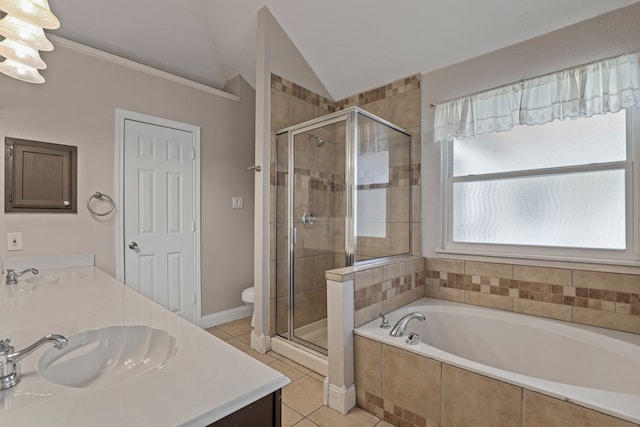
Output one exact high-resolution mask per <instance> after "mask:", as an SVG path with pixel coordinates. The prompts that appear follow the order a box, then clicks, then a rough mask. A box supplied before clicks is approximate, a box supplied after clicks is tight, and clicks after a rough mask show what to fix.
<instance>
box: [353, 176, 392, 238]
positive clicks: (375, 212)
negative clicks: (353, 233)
mask: <svg viewBox="0 0 640 427" xmlns="http://www.w3.org/2000/svg"><path fill="white" fill-rule="evenodd" d="M357 195H358V214H357V215H358V221H357V224H358V233H357V234H358V236H361V237H363V236H366V237H387V189H386V188H376V189H372V190H358V192H357Z"/></svg>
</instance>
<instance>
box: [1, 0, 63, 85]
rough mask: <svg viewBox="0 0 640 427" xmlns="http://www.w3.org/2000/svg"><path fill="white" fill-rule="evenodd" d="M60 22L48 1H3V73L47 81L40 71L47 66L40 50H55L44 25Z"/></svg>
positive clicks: (31, 79) (27, 80) (29, 80)
mask: <svg viewBox="0 0 640 427" xmlns="http://www.w3.org/2000/svg"><path fill="white" fill-rule="evenodd" d="M59 27H60V21H58V18H56V17H55V15H54V14H53V13H51V9H49V3H48V1H47V0H0V40H1V41H0V61H1V62H0V73H3V74H6V75H8V76H10V77H13V78H16V79H18V80H22V81H25V82H29V83H44V77H42V76H41V75H40V73H39V72H38V70H39V69H40V70H41V69H44V68H47V64H45V62H44V61H43V60H42V58H40V53H39V52H38V51H40V50H53V44H51V42H50V41H49V40H48V39H47V37H46V36H45V34H44V30H43V29H44V28H47V29H52V30H53V29H56V28H59Z"/></svg>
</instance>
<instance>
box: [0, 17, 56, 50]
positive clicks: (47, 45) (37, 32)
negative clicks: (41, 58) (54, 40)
mask: <svg viewBox="0 0 640 427" xmlns="http://www.w3.org/2000/svg"><path fill="white" fill-rule="evenodd" d="M0 36H3V37H6V38H8V39H11V40H14V41H16V42H18V43H21V44H23V45H26V46H29V47H32V48H34V49H38V50H53V45H52V44H51V42H50V41H49V40H48V39H47V37H46V36H45V35H44V31H43V30H42V27H38V26H37V25H33V24H30V23H28V22H25V21H23V20H21V19H18V18H16V17H15V16H12V15H7V16H5V17H4V18H2V19H0Z"/></svg>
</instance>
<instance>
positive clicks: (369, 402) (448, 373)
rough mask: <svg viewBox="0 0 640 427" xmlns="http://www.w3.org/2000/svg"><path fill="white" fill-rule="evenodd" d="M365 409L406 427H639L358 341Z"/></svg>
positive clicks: (360, 388)
mask: <svg viewBox="0 0 640 427" xmlns="http://www.w3.org/2000/svg"><path fill="white" fill-rule="evenodd" d="M354 358H355V382H356V401H357V404H358V406H359V407H360V408H363V409H365V410H366V411H368V412H370V413H372V414H374V415H376V416H377V417H379V418H381V419H383V420H384V421H386V422H388V423H390V424H393V425H395V426H403V427H404V426H406V427H413V426H416V427H437V426H443V427H449V426H474V427H483V426H487V427H493V426H509V427H538V426H547V427H573V426H607V427H638V426H637V425H636V424H634V423H630V422H627V421H624V420H621V419H619V418H615V417H612V416H609V415H605V414H603V413H600V412H597V411H593V410H591V409H587V408H584V407H581V406H578V405H574V404H572V403H569V402H565V401H563V400H559V399H555V398H552V397H549V396H545V395H542V394H540V393H537V392H534V391H531V390H527V389H524V388H521V387H518V386H515V385H512V384H507V383H505V382H502V381H498V380H495V379H492V378H488V377H485V376H482V375H479V374H476V373H473V372H470V371H467V370H464V369H460V368H457V367H454V366H451V365H448V364H446V363H442V362H439V361H436V360H433V359H430V358H427V357H423V356H419V355H416V354H413V353H410V352H408V351H405V350H401V349H398V348H395V347H392V346H389V345H386V344H383V343H380V342H377V341H373V340H370V339H368V338H365V337H361V336H355V337H354Z"/></svg>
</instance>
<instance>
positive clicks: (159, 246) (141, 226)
mask: <svg viewBox="0 0 640 427" xmlns="http://www.w3.org/2000/svg"><path fill="white" fill-rule="evenodd" d="M123 154H124V166H123V169H124V186H123V188H124V246H125V247H124V278H125V283H126V284H127V285H128V286H130V287H132V288H133V289H135V290H137V291H138V292H140V293H142V294H143V295H145V296H147V297H149V298H151V299H153V300H154V301H156V302H157V303H159V304H161V305H163V306H164V307H166V308H168V309H169V310H171V311H173V312H174V313H176V314H178V315H180V316H182V317H184V318H185V319H187V320H189V321H190V322H192V323H196V324H197V323H198V322H197V317H196V316H197V311H198V310H197V307H196V302H197V298H196V290H197V289H196V274H195V272H196V263H195V252H196V251H195V243H196V239H195V225H196V222H195V212H194V211H195V209H194V197H195V195H194V163H195V147H194V136H193V133H191V132H188V131H185V130H179V129H174V128H171V127H165V126H158V125H152V124H149V123H143V122H139V121H135V120H128V119H125V121H124V150H123Z"/></svg>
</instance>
